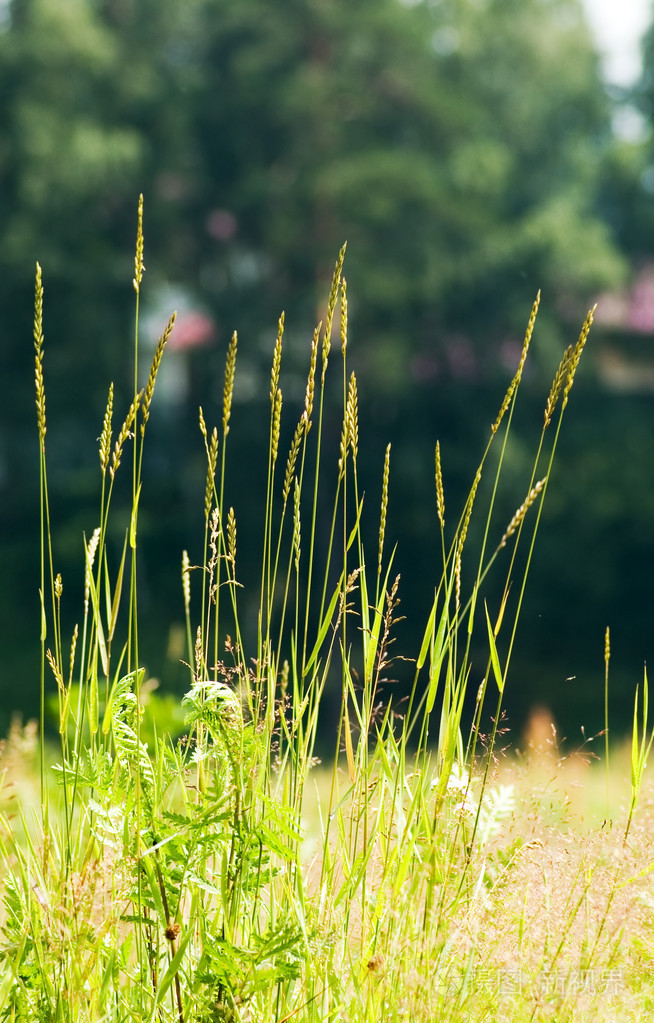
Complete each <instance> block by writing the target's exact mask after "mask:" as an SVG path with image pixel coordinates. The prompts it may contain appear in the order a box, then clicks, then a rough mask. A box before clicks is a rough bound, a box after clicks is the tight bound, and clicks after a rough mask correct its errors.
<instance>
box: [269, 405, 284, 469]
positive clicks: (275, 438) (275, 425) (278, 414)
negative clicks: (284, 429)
mask: <svg viewBox="0 0 654 1023" xmlns="http://www.w3.org/2000/svg"><path fill="white" fill-rule="evenodd" d="M281 421H282V391H281V388H280V387H278V388H277V394H276V395H275V405H274V408H273V421H272V447H271V455H272V461H273V465H274V464H275V462H276V461H277V453H278V451H279V431H280V427H281Z"/></svg>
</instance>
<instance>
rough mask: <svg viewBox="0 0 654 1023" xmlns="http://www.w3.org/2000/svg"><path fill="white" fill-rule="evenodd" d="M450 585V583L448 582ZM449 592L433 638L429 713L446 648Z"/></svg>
mask: <svg viewBox="0 0 654 1023" xmlns="http://www.w3.org/2000/svg"><path fill="white" fill-rule="evenodd" d="M450 585H451V584H450ZM450 592H451V589H448V591H447V596H446V599H445V604H444V606H443V611H442V613H441V620H440V622H439V623H438V630H437V632H436V636H435V638H434V646H433V649H432V654H431V665H430V668H429V689H428V690H427V706H426V712H427V714H431V712H432V710H433V709H434V701H435V699H436V692H437V691H438V680H439V678H440V674H441V665H442V663H443V657H444V656H445V651H446V649H447V647H446V644H445V633H446V630H447V620H448V611H449V607H450Z"/></svg>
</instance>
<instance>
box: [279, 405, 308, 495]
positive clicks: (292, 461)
mask: <svg viewBox="0 0 654 1023" xmlns="http://www.w3.org/2000/svg"><path fill="white" fill-rule="evenodd" d="M305 424H306V420H305V418H304V415H303V416H302V418H301V419H300V421H299V423H298V424H297V426H296V427H295V433H294V434H293V440H292V441H291V449H290V451H289V453H288V458H287V459H286V472H285V473H284V487H283V490H282V500H283V501H284V504H286V502H287V500H288V495H289V494H290V492H291V482H292V480H293V474H294V472H295V465H296V462H297V456H298V452H299V450H300V442H301V441H302V436H303V434H304V430H305Z"/></svg>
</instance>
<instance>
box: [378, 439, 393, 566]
mask: <svg viewBox="0 0 654 1023" xmlns="http://www.w3.org/2000/svg"><path fill="white" fill-rule="evenodd" d="M390 467H391V446H390V444H387V446H386V454H385V455H384V475H383V478H382V499H381V513H380V517H379V549H378V552H377V575H378V576H380V575H381V570H382V556H383V553H384V539H385V536H386V512H387V511H388V478H389V475H390Z"/></svg>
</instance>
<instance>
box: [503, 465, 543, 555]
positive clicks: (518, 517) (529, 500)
mask: <svg viewBox="0 0 654 1023" xmlns="http://www.w3.org/2000/svg"><path fill="white" fill-rule="evenodd" d="M545 482H546V481H545V480H544V479H542V480H538V483H536V485H535V486H533V487H532V488H531V490H530V491H529V493H528V494H527V497H526V498H525V500H524V501H523V503H522V504H521V505H520V507H519V508H518V510H517V511H516V513H515V515H514V516H513V518H512V519H511V521H510V522H509V524H508V526H507V527H506V532H505V533H504V536H503V537H502V539H501V540H500V547H505V546H506V541H507V540H508V539H509V537H510V536H513V534H514V533H515V531H516V530H517V529H518V527H519V526H520V525H521V523H522V521H523V519H524V518H525V515H526V514H527V512H528V511H529V509H530V508H531V506H532V504H533V503H534V501H535V500H536V498H537V497H538V495H539V494H540V492H541V490H542V489H543V487H544V486H545Z"/></svg>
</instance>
